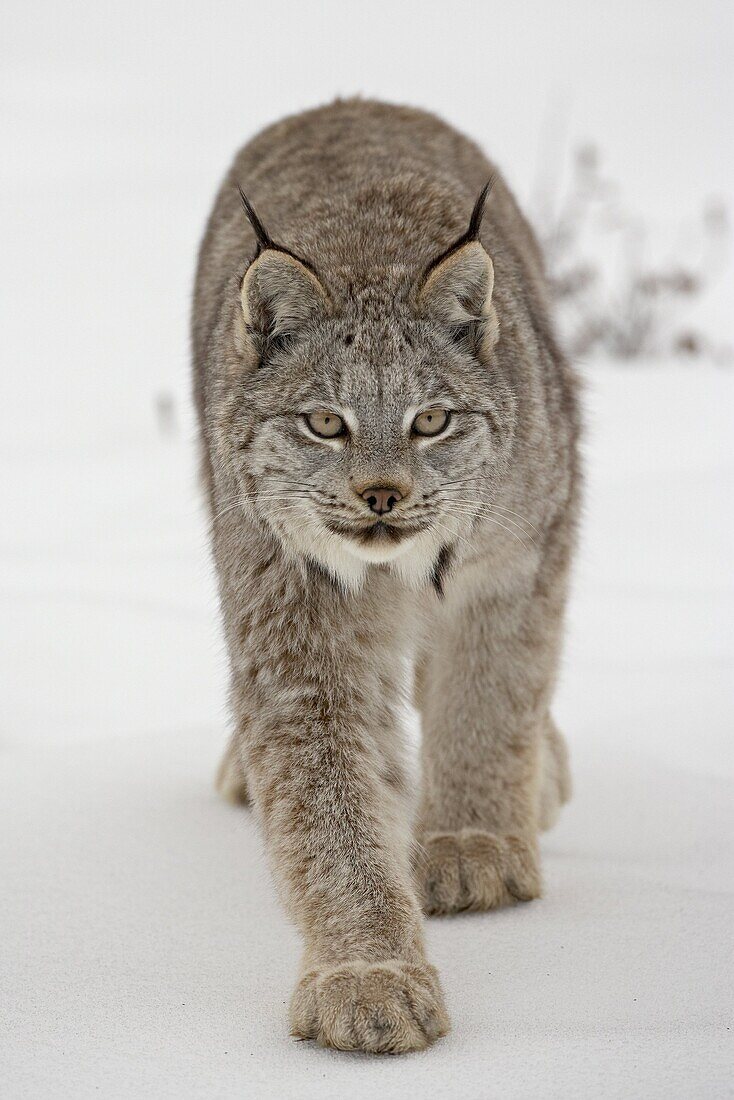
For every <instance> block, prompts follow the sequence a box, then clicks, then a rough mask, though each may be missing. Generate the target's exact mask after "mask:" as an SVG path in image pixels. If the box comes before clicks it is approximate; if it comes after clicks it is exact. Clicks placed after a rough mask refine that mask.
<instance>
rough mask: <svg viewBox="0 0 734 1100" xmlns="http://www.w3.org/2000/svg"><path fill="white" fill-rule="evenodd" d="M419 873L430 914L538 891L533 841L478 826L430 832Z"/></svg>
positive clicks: (492, 904) (509, 901) (525, 897)
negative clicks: (477, 827) (503, 834)
mask: <svg viewBox="0 0 734 1100" xmlns="http://www.w3.org/2000/svg"><path fill="white" fill-rule="evenodd" d="M417 873H418V889H419V896H420V897H421V900H422V902H423V910H424V912H426V913H428V914H433V913H458V912H460V911H461V910H464V909H474V910H477V909H497V908H499V907H500V906H501V905H513V904H514V903H515V902H517V901H530V900H531V899H532V898H537V897H540V893H541V881H540V869H539V867H538V855H537V852H536V850H535V846H534V845H533V844H532V843H530V842H528V841H527V840H524V839H522V838H521V837H517V836H498V835H495V834H494V833H486V832H484V831H483V830H481V829H462V830H461V832H458V833H429V834H428V835H427V836H426V838H425V840H424V842H423V852H422V853H421V856H420V857H419V861H418V865H417Z"/></svg>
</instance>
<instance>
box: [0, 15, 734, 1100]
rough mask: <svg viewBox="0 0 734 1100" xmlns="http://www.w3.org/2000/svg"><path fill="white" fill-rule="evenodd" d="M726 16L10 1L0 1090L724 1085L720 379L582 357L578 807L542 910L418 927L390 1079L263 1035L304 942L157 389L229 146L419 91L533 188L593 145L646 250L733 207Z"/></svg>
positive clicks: (727, 952) (728, 534)
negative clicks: (401, 1046) (432, 1040)
mask: <svg viewBox="0 0 734 1100" xmlns="http://www.w3.org/2000/svg"><path fill="white" fill-rule="evenodd" d="M733 28H734V19H732V7H731V4H730V2H729V0H647V2H646V3H645V4H644V5H641V4H640V3H639V0H617V3H615V4H614V5H602V4H590V3H589V2H588V0H563V2H560V0H559V2H557V3H554V4H552V5H551V4H548V3H547V0H537V2H536V3H526V4H522V5H519V4H514V5H508V4H501V3H498V2H496V3H494V2H490V0H454V2H453V3H452V4H451V5H448V6H447V5H446V4H445V2H444V0H410V2H408V0H401V3H400V4H389V5H387V4H380V3H378V2H375V3H373V4H363V3H361V2H359V0H320V2H319V3H318V4H315V5H314V4H298V3H296V2H295V0H270V2H269V3H268V4H264V5H254V4H247V3H242V0H221V2H219V3H217V4H216V5H212V4H208V3H203V2H201V0H175V2H173V0H156V3H154V4H151V3H150V0H128V2H127V3H125V4H124V5H119V4H118V5H112V4H99V3H95V2H93V0H75V3H73V4H57V3H52V2H51V0H6V2H5V3H4V5H3V35H2V39H1V41H0V62H1V64H0V108H1V109H0V148H2V151H3V155H2V157H0V214H1V215H2V242H3V243H2V250H1V251H0V279H2V287H0V334H1V340H2V362H1V363H0V387H1V388H2V393H1V395H0V517H1V519H0V524H1V528H0V669H1V670H2V671H1V673H0V675H1V677H2V690H1V691H0V1096H1V1097H2V1100H6V1098H7V1100H38V1098H43V1100H46V1098H49V1100H57V1098H59V1100H65V1098H66V1097H74V1098H75V1100H85V1098H86V1097H92V1096H103V1097H105V1098H107V1100H117V1098H125V1100H148V1098H155V1100H158V1098H160V1100H166V1098H168V1097H171V1098H173V1097H175V1098H176V1100H189V1098H202V1100H204V1098H206V1100H211V1098H216V1100H219V1098H226V1100H229V1098H235V1097H237V1098H239V1097H243V1096H244V1097H248V1098H250V1097H252V1098H255V1100H259V1098H260V1097H275V1098H278V1100H280V1098H285V1100H288V1098H291V1097H292V1098H299V1100H300V1098H308V1097H318V1098H319V1100H323V1098H325V1097H326V1098H330V1097H339V1098H341V1097H343V1096H345V1095H346V1096H349V1097H350V1100H361V1098H362V1097H368V1096H372V1095H375V1094H377V1095H379V1096H381V1097H384V1098H385V1100H391V1098H393V1097H395V1098H397V1097H400V1098H403V1097H411V1096H414V1095H426V1096H435V1097H454V1096H462V1097H471V1098H473V1097H479V1098H488V1097H494V1096H497V1097H500V1096H501V1097H502V1098H503V1100H513V1098H516V1097H517V1098H518V1100H520V1098H522V1100H525V1098H527V1097H543V1098H545V1097H558V1098H559V1100H560V1098H563V1100H573V1098H576V1097H578V1098H583V1100H586V1098H587V1097H590V1096H594V1097H596V1096H600V1097H604V1098H605V1100H606V1098H615V1097H625V1098H627V1097H634V1098H635V1100H637V1098H640V1097H644V1098H645V1100H647V1098H655V1097H665V1098H666V1100H671V1098H678V1097H684V1098H690V1097H702V1098H705V1100H710V1098H714V1100H717V1098H719V1097H723V1096H727V1095H731V1094H732V1091H733V1090H732V1084H731V1082H732V1078H733V1077H734V1074H732V1065H733V1063H734V1058H733V1057H732V1032H731V1030H730V1028H731V1026H732V1015H734V1013H733V1012H732V999H733V998H732V988H733V987H734V980H733V979H734V975H733V974H732V962H731V958H732V926H733V919H732V918H733V916H734V905H733V904H732V900H733V899H732V894H734V870H733V867H732V832H733V830H732V826H733V825H734V821H733V820H732V819H733V817H734V811H733V800H732V779H733V773H734V761H733V760H732V750H731V747H730V745H731V729H732V725H733V724H734V723H733V721H732V719H733V717H734V698H733V697H732V694H733V693H732V686H731V685H732V679H733V678H732V665H733V664H734V646H733V644H732V633H731V621H732V611H733V610H734V607H733V604H734V597H733V594H732V577H731V560H732V543H733V542H734V539H733V538H732V534H733V533H732V526H731V518H730V510H731V508H730V501H731V480H732V471H733V470H734V454H733V449H732V432H731V409H732V398H733V397H734V392H733V391H734V372H733V371H728V372H727V371H726V370H716V369H712V368H706V367H702V366H700V365H691V366H690V367H675V366H672V365H666V364H658V365H650V366H648V367H646V368H640V369H638V368H637V367H634V368H629V369H625V368H623V367H604V366H601V365H597V364H594V365H589V366H588V368H587V369H586V372H585V373H586V375H587V377H588V385H589V392H588V399H587V404H588V416H587V419H588V443H587V450H588V464H589V478H588V490H587V516H586V523H585V529H584V537H583V543H582V550H581V554H580V560H579V568H578V570H577V578H576V585H575V590H574V596H573V601H572V606H571V615H570V623H569V637H568V646H567V649H566V658H565V665H564V674H563V679H562V684H561V688H560V692H559V697H558V706H557V712H558V716H559V719H560V720H561V723H562V725H563V728H564V729H565V731H566V733H567V735H568V737H569V740H570V743H571V747H572V752H573V765H574V774H575V781H576V793H575V797H574V800H573V802H572V804H571V805H570V806H569V807H568V809H567V811H566V812H565V813H564V816H563V818H562V820H561V823H560V824H559V826H558V827H557V828H556V829H555V830H554V831H553V832H552V833H551V834H549V835H548V836H547V837H546V838H545V839H544V842H543V848H544V853H545V875H546V896H545V898H544V899H543V900H542V901H540V902H536V903H533V904H532V905H529V906H524V907H521V908H518V909H515V910H513V911H511V912H510V911H508V912H501V913H496V914H489V915H483V916H472V917H461V918H457V919H455V920H445V921H438V922H432V923H431V924H430V926H429V932H428V935H429V942H430V947H431V953H432V957H433V959H434V961H435V962H436V963H437V965H438V966H439V967H440V969H441V973H442V976H443V982H444V986H445V989H446V994H447V998H448V1001H449V1005H450V1008H451V1011H452V1017H453V1024H454V1030H453V1032H452V1034H451V1035H450V1036H449V1037H448V1038H447V1039H445V1040H443V1041H442V1042H441V1043H440V1044H438V1045H437V1046H436V1047H435V1048H434V1049H432V1050H431V1051H428V1052H426V1053H425V1054H421V1055H417V1056H413V1057H410V1058H405V1059H387V1060H377V1059H371V1058H367V1057H361V1056H348V1055H338V1054H334V1053H333V1052H326V1051H320V1050H318V1049H315V1048H313V1047H312V1046H310V1045H308V1044H297V1043H294V1042H293V1041H292V1040H290V1039H289V1037H288V1034H287V1028H286V1022H285V1020H286V1017H285V1005H286V1002H287V1000H288V997H289V995H290V990H291V985H292V981H293V977H294V972H295V968H296V964H297V959H298V943H297V938H296V936H295V934H294V933H293V931H292V930H291V929H290V928H289V927H288V925H287V924H286V922H285V920H284V918H283V916H282V913H281V910H280V908H279V906H278V904H277V903H276V900H275V894H274V891H273V888H272V886H271V884H270V880H269V877H268V872H267V867H266V865H265V860H264V856H263V853H262V847H261V844H260V840H259V838H258V835H257V832H256V829H255V827H254V825H253V822H252V821H251V820H250V817H249V816H248V814H247V813H246V812H238V811H235V810H233V809H231V808H230V807H228V806H226V805H224V804H222V803H221V802H219V801H218V800H217V799H216V797H215V795H214V793H213V791H212V785H211V780H212V776H213V772H214V768H215V765H216V762H217V759H218V757H219V754H220V752H221V750H222V747H223V744H224V740H225V725H226V723H225V715H224V707H223V700H224V691H225V684H224V675H223V661H222V655H221V649H220V644H219V640H218V631H217V627H216V615H215V604H214V591H213V584H212V580H211V575H210V570H209V567H208V558H207V552H206V547H205V538H204V532H203V525H202V522H201V518H200V512H199V508H198V505H197V501H196V493H195V489H194V476H193V452H192V447H191V445H190V434H191V433H190V422H189V418H188V416H187V414H186V412H185V409H184V401H185V399H184V397H183V395H184V394H185V393H186V391H187V389H188V377H187V373H188V366H187V338H186V315H187V309H188V294H189V287H190V280H191V271H192V265H193V252H194V247H195V241H196V239H197V237H198V234H199V233H200V231H201V227H202V224H203V220H204V217H205V216H206V212H207V209H208V204H209V202H210V200H211V196H212V194H213V190H214V186H215V184H216V181H217V178H218V175H219V174H220V172H221V171H222V170H223V168H224V165H225V163H226V162H227V160H228V158H229V157H230V156H231V154H232V152H233V150H234V148H235V147H236V145H237V144H238V143H239V142H241V141H242V140H244V139H245V138H246V137H247V136H248V134H250V133H252V132H253V131H254V130H255V129H256V128H258V127H259V126H261V125H263V124H265V123H266V122H269V121H272V120H273V119H275V118H278V117H279V116H281V115H282V114H284V113H286V112H289V111H292V110H295V109H298V108H301V107H304V106H307V105H309V104H313V103H317V102H320V101H323V100H326V99H328V98H331V97H332V96H333V95H334V94H335V93H336V92H341V93H343V94H349V93H353V92H355V91H360V90H361V91H362V92H364V93H365V94H372V95H379V96H381V97H383V98H387V99H392V100H396V101H407V102H413V103H419V104H423V105H425V106H427V107H429V108H432V109H434V110H437V111H440V112H441V113H442V114H444V115H445V116H446V117H447V118H448V119H449V120H450V121H452V122H454V123H456V124H457V125H460V126H461V127H462V128H464V129H465V130H466V131H467V132H469V133H471V134H472V135H473V136H475V137H476V138H478V139H479V140H480V141H482V142H483V143H484V144H485V145H486V147H487V148H488V150H490V151H491V152H492V153H493V155H495V156H496V158H497V160H498V162H499V163H500V164H501V165H502V166H503V168H504V169H505V170H506V172H507V174H508V176H509V178H510V179H511V181H512V182H513V183H514V184H515V186H516V187H517V190H518V193H519V195H520V197H521V198H522V199H523V200H525V201H527V200H528V198H529V196H530V192H531V191H532V181H533V180H534V179H535V177H536V172H537V168H538V164H539V162H540V164H541V166H546V165H547V158H548V157H550V159H551V160H552V159H553V154H554V153H555V152H557V151H559V150H556V148H555V145H556V139H557V140H558V141H559V142H560V144H561V145H562V143H563V139H564V136H565V137H566V138H567V139H568V141H569V144H571V145H572V144H574V143H575V142H577V141H581V140H589V139H591V140H594V141H595V142H597V144H598V145H599V148H600V151H601V153H602V156H603V157H604V160H605V166H606V167H607V168H608V170H609V173H610V174H611V175H612V176H613V177H614V178H615V179H617V180H618V181H619V183H620V184H621V186H622V188H623V192H624V195H625V196H626V197H627V198H628V199H629V201H630V203H631V204H632V205H633V206H634V207H636V209H638V210H639V213H640V216H641V218H642V219H643V220H644V222H645V224H648V223H650V224H653V225H654V226H655V227H656V228H660V227H661V226H662V229H663V231H664V235H665V233H668V232H669V233H670V239H671V242H672V243H671V246H672V244H673V243H674V241H673V238H674V237H675V227H678V226H679V225H680V223H681V222H683V223H686V222H690V220H691V219H693V218H695V215H696V213H697V211H698V210H699V209H700V207H701V205H702V204H703V202H704V201H705V200H706V199H707V198H708V196H709V195H714V196H716V195H718V196H721V197H722V198H723V199H724V201H725V202H727V204H728V207H729V210H730V211H731V209H732V205H733V203H734V191H733V190H732V179H734V172H733V171H732V165H733V164H734V155H733V144H732V143H733V139H734V129H733V128H732V127H731V126H730V125H727V123H728V121H729V120H728V114H727V106H728V104H729V103H730V102H731V98H732V91H733V89H734V66H732V64H731V57H732V30H733ZM274 59H275V60H274ZM684 229H685V225H684ZM683 236H685V233H684V234H683ZM676 255H677V253H676ZM731 301H732V283H731V268H730V269H729V272H728V274H727V276H726V277H725V278H723V279H722V280H721V281H720V282H719V283H718V284H717V285H716V286H715V287H714V289H713V292H712V294H711V295H709V296H708V297H707V298H706V299H705V300H704V301H702V302H701V303H700V307H699V309H698V311H697V316H696V320H697V322H699V323H701V324H702V325H705V326H707V329H708V330H710V334H711V336H712V337H713V338H715V339H716V340H717V341H718V340H721V339H723V340H725V341H728V342H729V343H731V336H732V327H731V321H732V314H731ZM159 393H170V394H172V395H173V399H174V402H175V404H176V406H177V409H178V410H181V409H184V411H183V412H181V411H179V412H178V418H179V426H178V431H177V432H176V433H174V434H172V435H169V436H166V437H163V436H161V434H160V433H159V432H158V430H157V429H156V425H155V417H154V414H153V406H154V400H155V395H156V394H159Z"/></svg>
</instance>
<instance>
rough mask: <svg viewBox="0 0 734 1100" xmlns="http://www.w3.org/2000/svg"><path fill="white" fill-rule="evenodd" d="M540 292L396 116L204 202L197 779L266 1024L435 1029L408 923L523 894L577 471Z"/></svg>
mask: <svg viewBox="0 0 734 1100" xmlns="http://www.w3.org/2000/svg"><path fill="white" fill-rule="evenodd" d="M549 314H550V311H549V304H548V293H547V287H546V283H545V279H544V275H543V263H542V258H541V255H540V252H539V249H538V245H537V243H536V241H535V238H534V236H533V233H532V231H531V229H530V228H529V226H528V223H527V222H526V221H525V219H524V217H523V216H522V214H521V213H520V211H519V209H518V207H517V204H516V202H515V200H514V198H513V196H512V195H511V193H510V191H509V190H508V188H507V186H506V184H505V183H504V181H503V180H502V177H501V176H500V175H499V173H498V172H497V170H496V169H495V168H494V167H493V166H492V165H491V164H490V163H489V161H488V160H487V159H486V158H485V156H484V155H483V154H482V152H481V151H480V150H479V149H478V148H477V146H475V145H474V144H472V143H471V142H470V141H469V140H467V139H466V138H465V137H463V136H462V135H461V134H459V133H458V132H457V131H456V130H454V129H452V128H451V127H450V126H447V125H446V124H445V123H443V122H441V121H440V120H439V119H437V118H435V117H434V116H432V115H430V114H426V113H424V112H422V111H418V110H413V109H409V108H405V107H393V106H389V105H386V104H382V103H373V102H367V101H361V100H349V101H343V102H342V101H337V102H336V103H334V104H332V105H330V106H327V107H323V108H320V109H318V110H314V111H308V112H306V113H305V114H301V115H297V116H295V117H293V118H288V119H285V120H284V121H281V122H278V123H276V124H275V125H274V126H272V127H270V128H269V129H267V130H265V131H263V132H262V133H261V134H259V135H258V136H257V137H255V138H254V139H253V140H252V141H251V142H250V143H249V144H248V145H246V146H245V147H244V148H243V149H242V150H241V151H240V152H239V153H238V154H237V156H236V158H235V161H234V163H233V165H232V167H231V168H230V170H229V172H228V174H227V176H226V177H225V179H224V182H223V184H222V186H221V189H220V191H219V194H218V196H217V199H216V202H215V205H214V209H213V211H212V214H211V217H210V219H209V223H208V226H207V229H206V233H205V236H204V240H203V243H202V246H201V251H200V255H199V264H198V272H197V278H196V289H195V295H194V309H193V355H194V380H195V381H194V385H195V396H196V404H197V409H198V415H199V421H200V427H201V444H202V468H203V478H204V482H205V486H206V494H207V498H208V503H209V509H210V518H211V535H212V545H213V552H214V559H215V562H216V568H217V574H218V579H219V590H220V599H221V610H222V618H223V622H224V630H225V635H226V641H227V647H228V653H229V663H230V670H231V706H232V717H233V734H232V738H231V742H230V744H229V747H228V749H227V751H226V754H225V757H224V760H223V762H222V765H221V768H220V772H219V776H218V786H219V790H220V791H221V793H222V794H223V795H224V796H225V797H226V798H228V799H230V800H232V801H234V802H238V803H247V802H251V803H252V805H253V806H254V808H255V811H256V813H257V816H258V819H259V821H260V823H261V826H262V831H263V834H264V837H265V841H266V844H267V847H268V851H269V856H270V860H271V864H272V867H273V869H274V873H275V875H276V877H277V878H278V880H279V882H280V884H281V887H282V893H283V897H284V898H285V900H286V904H287V906H288V909H289V911H290V914H291V916H292V918H293V920H294V921H295V923H296V924H297V926H298V928H299V929H300V931H301V933H302V935H303V940H304V952H303V960H302V967H301V972H300V975H299V976H298V980H297V984H296V987H295V991H294V993H293V998H292V1001H291V1009H290V1025H291V1030H292V1033H293V1035H295V1036H299V1037H301V1038H308V1039H315V1040H317V1041H318V1042H319V1043H322V1044H324V1045H326V1046H331V1047H337V1048H339V1049H342V1050H364V1051H374V1052H392V1053H398V1052H403V1051H411V1050H420V1049H421V1048H423V1047H425V1046H427V1045H428V1044H430V1043H432V1042H434V1041H435V1040H436V1039H438V1038H439V1037H440V1036H441V1035H444V1034H445V1033H446V1031H447V1030H448V1028H449V1017H448V1014H447V1011H446V1007H445V1005H444V999H443V994H442V991H441V986H440V984H439V979H438V975H437V973H436V970H435V969H434V968H433V966H431V964H430V962H429V961H428V959H427V958H426V952H425V945H424V935H423V914H440V913H456V912H459V911H462V910H485V909H494V908H496V907H498V906H502V905H514V904H516V903H518V902H527V901H531V900H532V899H533V898H537V897H539V896H540V893H541V875H540V866H539V861H538V833H539V830H541V829H547V828H548V827H549V826H550V825H552V824H553V822H554V820H555V818H556V816H557V814H558V811H559V809H560V806H561V804H562V803H563V802H565V801H566V800H567V799H568V797H569V792H570V780H569V773H568V765H567V759H566V748H565V744H564V741H563V739H562V737H561V735H560V733H559V732H558V730H557V729H556V727H555V725H554V722H553V719H552V717H551V714H550V709H549V708H550V704H551V697H552V694H553V687H554V680H555V676H556V668H557V665H558V658H559V647H560V643H561V634H562V621H563V613H564V604H565V601H566V591H567V579H568V572H569V564H570V561H571V557H572V554H573V549H574V541H575V537H574V535H575V528H576V520H577V513H578V498H579V482H580V476H579V463H578V457H577V437H578V431H579V421H578V411H577V397H576V390H577V386H576V382H575V379H574V376H573V374H572V372H571V370H570V369H569V366H568V364H567V363H566V361H565V359H564V357H563V355H562V353H561V351H560V350H559V347H558V344H557V342H556V338H555V335H554V331H553V326H552V323H551V319H550V315H549ZM406 658H407V659H409V660H406ZM408 664H410V667H412V683H411V684H410V685H406V683H405V669H406V667H408ZM408 691H410V692H412V698H413V701H414V703H415V706H416V707H417V709H418V711H419V713H420V717H421V724H422V746H421V778H420V784H419V785H418V790H419V794H418V798H417V799H416V801H415V804H414V803H413V800H412V797H411V792H412V791H413V790H414V789H415V787H416V783H415V782H414V780H412V778H411V777H410V775H409V774H408V769H407V765H406V761H405V758H404V747H403V728H402V727H403V720H404V719H403V716H404V713H405V702H406V693H407V692H408ZM486 934H487V951H488V952H491V949H492V948H491V937H492V926H491V922H490V923H488V924H487V928H486Z"/></svg>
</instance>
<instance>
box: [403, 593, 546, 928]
mask: <svg viewBox="0 0 734 1100" xmlns="http://www.w3.org/2000/svg"><path fill="white" fill-rule="evenodd" d="M541 580H542V583H540V582H538V583H536V584H535V585H534V586H533V588H532V590H530V589H528V590H526V591H524V592H520V593H518V594H516V595H515V596H514V597H512V598H509V597H503V598H497V597H494V598H490V597H485V596H483V595H482V593H481V591H476V590H473V591H469V592H467V591H466V589H464V590H462V588H461V580H460V579H459V580H458V581H457V584H456V586H455V590H454V592H453V593H450V594H449V598H448V600H447V602H446V604H445V605H444V607H442V609H441V610H440V612H439V613H438V615H439V617H438V621H437V623H436V628H435V637H434V640H433V645H432V651H431V654H430V657H429V658H428V663H427V667H425V668H424V675H423V687H422V692H421V712H422V721H423V773H424V789H423V799H422V805H421V812H420V815H419V837H418V839H419V841H420V842H421V850H420V854H419V857H418V860H417V864H416V867H417V875H418V883H419V890H420V893H421V897H422V901H423V906H424V909H425V911H426V912H427V913H451V912H456V911H459V910H463V909H493V908H496V907H498V906H502V905H508V904H512V903H514V902H516V901H529V900H531V899H532V898H536V897H538V896H539V895H540V892H541V877H540V867H539V862H538V844H537V834H538V829H539V827H542V826H544V825H546V824H547V822H546V820H545V817H546V816H548V814H549V812H550V811H548V810H543V802H542V800H541V794H542V790H543V788H542V786H541V785H542V783H543V764H544V756H545V746H544V743H543V738H544V737H546V736H547V735H548V730H549V729H550V725H549V724H550V721H551V720H550V716H549V714H548V704H549V697H550V693H551V689H552V683H553V676H554V672H555V665H556V651H557V647H558V636H559V622H560V614H561V609H562V596H561V585H560V582H559V583H558V584H554V583H552V582H549V581H548V578H547V577H546V578H541ZM556 736H557V737H559V736H560V735H556ZM541 812H542V813H543V818H544V819H543V820H542V821H541Z"/></svg>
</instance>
